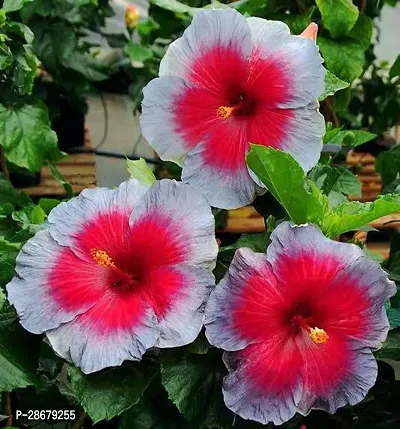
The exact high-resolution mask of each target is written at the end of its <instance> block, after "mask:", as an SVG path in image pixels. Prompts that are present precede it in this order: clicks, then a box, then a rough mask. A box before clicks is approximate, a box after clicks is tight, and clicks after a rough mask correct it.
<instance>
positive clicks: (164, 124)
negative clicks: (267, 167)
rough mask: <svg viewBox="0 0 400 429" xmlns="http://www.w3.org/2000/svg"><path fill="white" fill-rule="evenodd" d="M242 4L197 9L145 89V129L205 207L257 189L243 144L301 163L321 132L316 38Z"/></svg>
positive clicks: (317, 146)
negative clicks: (245, 11) (251, 13)
mask: <svg viewBox="0 0 400 429" xmlns="http://www.w3.org/2000/svg"><path fill="white" fill-rule="evenodd" d="M316 28H317V27H316V25H315V24H313V25H311V26H310V27H309V28H308V29H307V32H306V33H305V34H304V37H301V36H293V35H291V34H290V31H289V28H288V27H287V25H286V24H284V23H282V22H278V21H267V20H264V19H261V18H245V17H244V16H242V15H241V14H240V13H239V12H237V11H235V10H233V9H228V10H213V9H210V10H205V11H201V12H198V13H197V14H196V15H195V17H194V19H193V22H192V24H191V25H189V27H188V28H187V29H186V31H185V32H184V34H183V36H182V37H181V38H180V39H178V40H176V41H175V42H173V43H172V44H171V45H170V47H169V48H168V51H167V53H166V55H165V57H164V58H163V60H162V61H161V65H160V73H159V74H160V77H158V78H156V79H154V80H153V81H151V82H150V83H149V84H148V85H147V86H146V88H145V89H144V91H143V92H144V100H143V104H142V108H143V109H142V112H143V113H142V117H141V126H142V131H143V135H144V136H145V137H146V139H147V140H148V141H149V143H150V144H151V145H152V146H153V148H154V149H155V150H156V151H157V152H158V154H159V155H160V157H161V158H162V159H164V160H171V161H175V162H177V163H178V164H180V165H182V166H183V172H182V180H183V181H185V182H187V183H190V184H191V185H192V186H196V187H197V188H198V189H200V190H201V191H202V192H203V194H204V195H205V196H206V198H207V200H208V201H209V203H210V204H211V205H212V206H215V207H220V208H237V207H241V206H244V205H246V204H249V203H251V202H253V200H254V198H255V197H256V195H257V194H260V193H263V192H264V189H263V188H261V186H262V185H261V183H259V182H258V181H257V179H255V180H253V179H252V177H251V176H250V173H249V170H248V169H247V166H246V162H245V155H246V153H247V152H248V150H249V148H250V145H249V143H257V144H262V145H266V146H271V147H274V148H277V149H281V150H283V151H286V152H288V153H290V154H291V155H292V156H293V157H294V158H295V159H296V160H297V161H298V162H299V163H300V165H301V166H302V167H303V168H304V170H306V171H308V170H309V169H311V168H312V167H313V166H314V165H315V164H316V163H317V161H318V159H319V156H320V152H321V149H322V136H323V135H324V133H325V126H324V119H323V117H322V116H321V115H320V114H319V112H318V103H317V102H316V99H317V98H318V97H319V96H320V95H321V93H322V92H323V90H324V76H325V69H324V68H323V66H322V64H321V63H322V58H321V56H320V55H319V52H318V48H317V46H316V45H315V42H314V40H311V39H313V38H315V35H316Z"/></svg>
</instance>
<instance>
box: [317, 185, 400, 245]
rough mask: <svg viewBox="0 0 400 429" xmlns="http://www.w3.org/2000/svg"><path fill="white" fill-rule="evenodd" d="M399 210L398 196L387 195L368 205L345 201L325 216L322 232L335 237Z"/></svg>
mask: <svg viewBox="0 0 400 429" xmlns="http://www.w3.org/2000/svg"><path fill="white" fill-rule="evenodd" d="M399 210H400V195H392V194H387V195H383V196H381V197H379V198H378V199H377V200H376V201H374V202H368V203H361V202H359V201H347V202H345V203H342V204H339V205H338V206H337V207H336V208H335V210H334V211H332V212H330V213H327V214H325V217H324V219H323V222H322V230H323V232H324V233H325V234H326V235H328V236H330V237H335V236H337V235H340V234H343V233H344V232H347V231H354V230H356V229H357V228H359V227H360V226H362V225H365V224H367V223H369V222H372V221H374V220H376V219H379V218H380V217H382V216H387V215H389V214H392V213H395V212H397V211H399Z"/></svg>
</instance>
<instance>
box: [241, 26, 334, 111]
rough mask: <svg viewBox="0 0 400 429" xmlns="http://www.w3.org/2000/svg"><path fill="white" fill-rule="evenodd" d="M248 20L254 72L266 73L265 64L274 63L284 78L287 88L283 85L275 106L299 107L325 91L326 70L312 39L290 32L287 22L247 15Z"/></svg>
mask: <svg viewBox="0 0 400 429" xmlns="http://www.w3.org/2000/svg"><path fill="white" fill-rule="evenodd" d="M247 22H248V23H249V26H250V29H251V35H252V42H253V51H252V54H251V56H250V59H249V62H250V67H251V68H253V69H254V70H255V71H257V73H256V74H255V75H254V76H255V77H258V74H259V73H260V70H265V73H267V72H268V69H267V68H266V67H265V64H271V63H274V64H276V65H278V66H279V68H280V70H281V73H282V75H283V78H284V79H285V80H286V81H287V84H288V88H285V89H284V96H283V99H282V101H281V102H280V103H278V106H279V107H281V108H298V107H305V106H307V104H309V103H311V102H313V101H315V100H316V99H317V98H318V97H319V96H320V95H321V94H322V93H323V91H324V87H325V84H324V79H325V73H326V70H325V69H324V67H323V66H322V62H323V60H322V58H321V56H320V55H319V52H318V47H317V46H316V45H315V42H314V41H313V40H310V39H307V38H304V37H300V36H292V35H290V34H289V32H288V29H287V27H286V25H285V24H283V23H281V22H276V21H267V20H265V19H262V18H255V17H251V18H247ZM251 80H252V79H249V82H250V84H251ZM268 88H269V87H268V86H267V89H268ZM268 93H270V89H269V90H268ZM266 101H268V98H267V99H266Z"/></svg>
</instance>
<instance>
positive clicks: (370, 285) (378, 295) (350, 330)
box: [319, 255, 397, 349]
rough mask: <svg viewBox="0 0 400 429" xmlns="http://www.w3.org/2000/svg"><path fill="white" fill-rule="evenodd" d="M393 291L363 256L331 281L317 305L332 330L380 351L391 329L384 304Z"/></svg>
mask: <svg viewBox="0 0 400 429" xmlns="http://www.w3.org/2000/svg"><path fill="white" fill-rule="evenodd" d="M396 291H397V289H396V285H395V284H394V282H392V281H390V280H389V278H388V275H387V273H386V272H385V271H384V270H382V268H381V266H380V265H379V264H378V263H377V262H376V261H373V260H371V259H369V258H368V257H367V256H366V255H365V256H363V257H361V258H359V259H357V260H356V261H354V262H353V263H351V264H350V265H348V266H347V267H346V268H345V269H343V270H342V271H341V272H340V273H339V274H338V275H337V276H336V277H335V278H334V279H333V281H332V283H331V284H330V287H329V291H328V293H327V296H326V301H321V302H320V303H319V305H320V306H321V307H323V308H324V313H325V315H326V323H327V324H328V325H329V327H330V329H331V330H333V331H335V332H338V333H341V334H343V335H348V336H351V337H355V338H357V339H358V340H359V341H360V342H361V343H363V344H364V345H366V346H368V347H371V348H373V349H379V348H380V347H381V345H382V343H383V342H384V341H385V340H386V337H387V334H388V332H389V327H390V325H389V321H388V318H387V314H386V309H385V303H386V301H387V300H388V299H389V298H390V297H392V296H394V295H395V294H396Z"/></svg>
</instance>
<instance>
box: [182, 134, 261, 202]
mask: <svg viewBox="0 0 400 429" xmlns="http://www.w3.org/2000/svg"><path fill="white" fill-rule="evenodd" d="M211 141H213V140H210V142H211ZM236 141H237V140H236ZM210 142H209V143H207V145H206V144H205V143H203V144H200V145H198V146H197V147H196V148H195V149H193V150H192V151H191V152H190V153H189V155H188V156H187V158H186V160H185V163H184V165H183V170H182V180H183V181H184V182H186V183H188V184H189V185H191V186H193V187H194V188H196V189H198V190H199V191H200V192H201V193H202V194H203V195H204V196H205V197H206V199H207V201H208V202H209V204H210V205H211V206H213V207H219V208H223V209H236V208H238V207H243V206H245V205H248V204H250V203H252V202H253V201H254V200H255V198H256V197H257V195H261V194H263V193H265V189H264V188H262V187H260V186H259V185H257V183H256V182H255V181H254V180H253V179H252V177H251V176H250V173H249V171H248V169H247V167H246V166H245V153H243V155H242V152H239V153H237V152H236V149H231V150H230V152H228V153H227V154H226V155H227V159H238V157H239V156H240V157H242V156H243V158H242V159H243V164H242V166H241V167H239V168H235V169H231V168H229V169H223V168H219V167H218V166H216V165H210V164H209V162H207V160H208V159H209V158H208V157H210V156H212V154H213V153H212V152H210V149H209V147H210ZM219 142H221V141H219ZM225 143H231V144H232V140H225ZM225 146H226V144H225ZM232 147H234V144H232ZM229 156H231V158H229Z"/></svg>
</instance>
